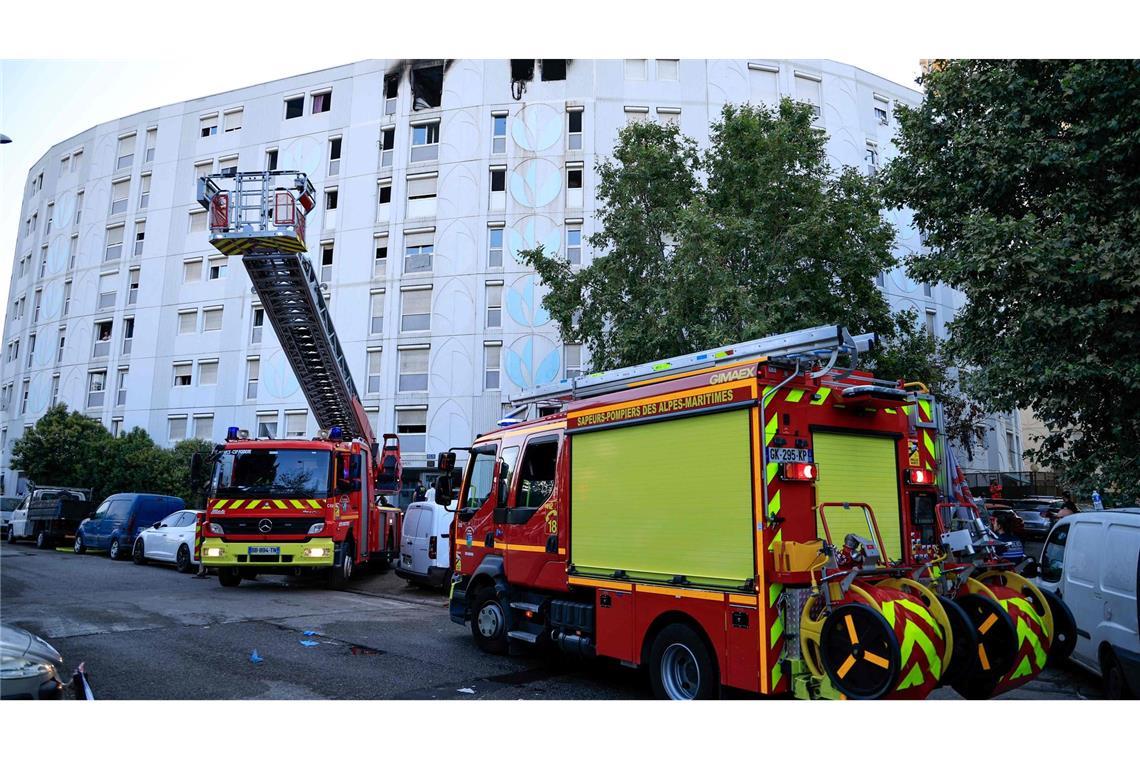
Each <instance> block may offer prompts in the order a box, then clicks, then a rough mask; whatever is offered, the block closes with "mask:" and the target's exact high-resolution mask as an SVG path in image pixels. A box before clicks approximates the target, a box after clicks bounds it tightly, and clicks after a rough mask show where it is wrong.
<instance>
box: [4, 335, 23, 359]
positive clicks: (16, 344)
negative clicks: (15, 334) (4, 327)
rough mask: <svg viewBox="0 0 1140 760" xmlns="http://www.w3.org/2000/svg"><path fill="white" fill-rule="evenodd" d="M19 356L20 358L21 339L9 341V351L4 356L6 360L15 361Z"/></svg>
mask: <svg viewBox="0 0 1140 760" xmlns="http://www.w3.org/2000/svg"><path fill="white" fill-rule="evenodd" d="M19 358H20V341H19V340H12V341H8V353H7V355H6V356H5V357H4V361H5V362H6V363H7V362H14V361H16V360H17V359H19Z"/></svg>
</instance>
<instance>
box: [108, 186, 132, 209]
mask: <svg viewBox="0 0 1140 760" xmlns="http://www.w3.org/2000/svg"><path fill="white" fill-rule="evenodd" d="M130 191H131V181H130V180H129V179H123V180H119V181H118V182H112V183H111V213H112V214H121V213H123V212H124V211H126V210H127V195H129V194H130Z"/></svg>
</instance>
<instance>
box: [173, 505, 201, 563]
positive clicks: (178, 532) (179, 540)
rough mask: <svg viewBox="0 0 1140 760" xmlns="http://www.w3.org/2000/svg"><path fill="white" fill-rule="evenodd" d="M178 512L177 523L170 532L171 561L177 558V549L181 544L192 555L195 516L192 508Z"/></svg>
mask: <svg viewBox="0 0 1140 760" xmlns="http://www.w3.org/2000/svg"><path fill="white" fill-rule="evenodd" d="M180 514H181V517H179V518H178V525H177V526H175V527H174V528H172V529H171V532H170V557H171V561H174V560H177V559H178V550H179V548H181V547H182V545H183V544H185V545H186V547H187V548H188V549H189V550H190V556H191V557H193V556H194V525H195V523H196V522H197V517H196V516H195V514H194V512H193V510H189V509H188V510H185V511H183V512H181V513H180Z"/></svg>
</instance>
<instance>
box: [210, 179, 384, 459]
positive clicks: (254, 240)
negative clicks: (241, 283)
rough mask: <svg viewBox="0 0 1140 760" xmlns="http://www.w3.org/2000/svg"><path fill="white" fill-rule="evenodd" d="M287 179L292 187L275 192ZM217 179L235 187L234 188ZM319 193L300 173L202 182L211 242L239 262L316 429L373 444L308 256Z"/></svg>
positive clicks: (366, 417)
mask: <svg viewBox="0 0 1140 760" xmlns="http://www.w3.org/2000/svg"><path fill="white" fill-rule="evenodd" d="M281 179H285V180H286V181H287V182H288V185H287V186H277V187H272V188H271V187H270V185H271V184H274V183H276V182H279V181H281ZM215 180H232V181H233V183H234V189H233V190H232V191H226V190H222V189H220V188H219V186H218V184H217V182H216V181H215ZM313 194H314V193H313V186H312V184H310V182H309V180H308V178H307V177H306V176H305V175H304V174H303V173H301V172H284V171H273V172H240V173H238V172H230V173H226V174H211V175H209V176H206V177H202V178H200V179H199V181H198V202H199V203H201V204H202V206H203V207H205V208H206V209H207V211H208V212H209V224H210V243H211V244H213V245H214V247H215V248H217V249H218V250H219V251H221V252H222V253H225V254H227V255H240V256H241V257H242V262H243V263H244V264H245V268H246V271H247V272H249V279H250V281H251V282H252V283H253V288H254V291H255V292H256V293H257V295H258V297H259V298H260V300H261V305H262V307H263V308H264V309H265V313H266V314H267V315H268V316H269V320H270V322H271V323H272V324H273V329H274V331H275V332H276V333H277V337H278V340H280V342H281V349H282V350H283V351H284V352H285V356H286V358H287V359H288V360H289V364H290V366H291V367H292V368H293V373H294V374H295V375H296V377H297V382H298V383H299V384H300V386H301V390H302V391H303V392H304V394H305V399H306V400H307V401H308V402H309V407H310V408H311V409H312V410H313V416H314V417H315V418H316V420H317V425H318V426H320V427H322V428H325V429H330V428H332V427H333V426H339V427H340V428H341V429H342V430H343V431H344V432H345V433H346V435H347V436H349V437H354V438H355V437H359V438H363V439H364V440H366V441H368V442H370V443H371V442H372V441H374V440H375V436H374V435H373V433H372V426H371V424H370V423H369V422H368V415H367V414H366V413H365V411H364V407H363V406H362V405H361V403H360V396H359V395H358V394H357V392H356V385H355V384H354V383H353V381H352V373H351V372H350V371H349V368H348V362H347V361H346V360H345V357H344V350H343V349H342V348H341V345H340V340H339V339H338V338H337V335H336V329H335V328H334V327H333V323H332V317H331V316H330V315H329V310H328V305H327V304H326V303H325V299H324V296H323V295H322V293H321V287H320V282H319V281H318V279H317V276H316V273H315V272H314V271H313V265H312V264H311V263H310V262H309V259H308V257H307V256H305V255H304V251H305V250H306V246H305V214H306V213H307V212H308V210H309V209H311V208H312V205H313V203H312V198H313Z"/></svg>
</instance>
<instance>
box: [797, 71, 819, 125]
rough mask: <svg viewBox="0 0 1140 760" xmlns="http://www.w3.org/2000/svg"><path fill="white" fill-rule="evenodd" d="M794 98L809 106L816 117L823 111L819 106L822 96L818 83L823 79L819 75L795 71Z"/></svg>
mask: <svg viewBox="0 0 1140 760" xmlns="http://www.w3.org/2000/svg"><path fill="white" fill-rule="evenodd" d="M795 79H796V100H798V101H800V102H801V103H807V104H808V105H810V106H811V110H812V112H813V113H814V114H815V117H816V118H817V119H818V118H819V117H820V115H821V114H822V113H823V112H822V110H821V108H820V106H821V103H822V102H823V101H822V96H821V94H820V83H821V82H822V81H823V80H822V79H821V78H820V77H817V76H815V75H814V74H805V73H803V72H800V71H797V72H796V77H795Z"/></svg>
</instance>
